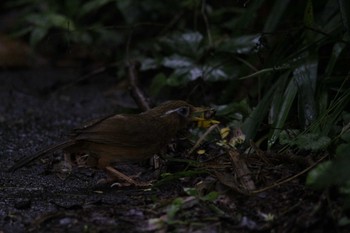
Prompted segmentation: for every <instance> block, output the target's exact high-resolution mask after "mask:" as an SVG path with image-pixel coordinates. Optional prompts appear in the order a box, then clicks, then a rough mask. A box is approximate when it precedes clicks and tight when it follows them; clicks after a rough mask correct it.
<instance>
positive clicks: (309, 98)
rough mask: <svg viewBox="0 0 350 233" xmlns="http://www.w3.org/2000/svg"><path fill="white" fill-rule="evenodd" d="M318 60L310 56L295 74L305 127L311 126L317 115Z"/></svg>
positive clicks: (301, 119) (299, 112) (299, 106)
mask: <svg viewBox="0 0 350 233" xmlns="http://www.w3.org/2000/svg"><path fill="white" fill-rule="evenodd" d="M317 65H318V60H317V58H316V57H313V58H308V59H307V60H306V61H305V63H304V64H301V65H300V66H298V67H297V68H296V69H295V70H294V72H293V74H294V77H295V81H296V83H297V86H298V114H299V121H300V123H301V125H302V127H303V128H305V127H307V126H309V125H310V124H311V123H312V122H313V121H314V120H315V119H316V117H317V110H316V109H317V106H316V102H315V92H316V84H317V77H318V76H317V68H318V66H317Z"/></svg>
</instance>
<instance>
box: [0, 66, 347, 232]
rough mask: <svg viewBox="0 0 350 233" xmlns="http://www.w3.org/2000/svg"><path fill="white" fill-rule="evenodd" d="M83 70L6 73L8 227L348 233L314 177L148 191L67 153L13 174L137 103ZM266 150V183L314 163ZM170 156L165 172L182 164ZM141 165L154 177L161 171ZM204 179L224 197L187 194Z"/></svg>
mask: <svg viewBox="0 0 350 233" xmlns="http://www.w3.org/2000/svg"><path fill="white" fill-rule="evenodd" d="M77 77H78V74H77V73H75V72H73V71H71V70H69V69H65V70H62V69H61V70H54V69H47V70H45V69H44V70H22V71H18V70H16V71H2V72H0V148H1V150H0V232H5V233H6V232H27V231H31V232H67V231H69V232H251V231H254V232H329V231H330V230H332V232H348V231H347V229H344V228H341V227H337V226H338V223H337V222H336V220H334V219H336V218H335V216H336V215H337V213H331V212H330V211H329V208H330V206H329V205H333V206H332V209H333V210H337V206H336V203H334V202H331V203H330V202H328V201H327V198H328V197H327V196H326V195H325V194H323V193H318V192H316V191H314V190H311V189H309V188H307V187H305V185H304V184H305V175H303V176H300V177H297V178H296V179H293V180H291V181H290V182H286V183H285V184H282V185H280V186H277V187H275V188H273V189H268V190H266V191H265V192H260V193H257V194H255V195H244V194H239V193H237V192H234V191H232V190H230V189H229V188H227V187H225V185H223V184H221V183H222V182H221V183H219V182H217V180H216V179H215V178H213V177H211V176H209V175H198V177H195V178H193V177H192V178H188V179H186V178H182V179H180V180H176V179H174V180H170V181H168V183H165V184H162V185H158V186H156V187H152V188H148V189H140V188H133V187H108V186H101V185H98V184H97V181H98V180H99V179H101V178H103V177H104V173H103V172H102V171H98V170H94V169H90V168H73V170H72V171H71V173H70V174H68V175H67V174H61V173H60V170H59V169H58V168H57V167H58V165H59V164H60V161H62V160H63V158H62V156H61V155H60V154H59V153H58V154H55V155H52V156H46V157H45V158H43V159H42V160H40V161H37V162H34V163H32V164H31V165H29V166H27V167H25V168H23V169H20V170H18V171H16V172H14V173H9V172H7V169H8V168H9V167H10V166H11V165H13V164H14V161H16V160H18V159H19V158H21V157H22V156H27V155H29V154H32V153H34V152H36V151H38V150H39V149H42V148H44V147H45V146H48V145H52V144H54V143H55V142H59V141H60V140H62V139H63V138H64V137H65V135H67V134H68V133H69V130H70V129H72V128H74V127H76V126H79V125H80V124H82V123H83V122H85V121H87V120H91V119H94V118H98V117H102V116H106V115H109V114H112V113H118V112H121V111H122V110H121V108H120V106H123V105H124V106H126V107H130V106H132V105H133V102H132V99H131V98H129V97H128V93H126V92H125V91H123V90H122V91H119V90H118V88H116V87H117V85H118V83H117V80H116V79H115V78H113V77H111V76H108V75H100V76H96V77H93V78H91V79H88V80H85V81H84V82H79V83H74V84H73V85H69V84H71V83H72V82H73V81H74V80H75V79H76V78H77ZM117 106H118V107H117ZM264 156H265V157H266V158H267V159H268V160H269V161H270V163H268V164H266V163H265V162H266V161H265V162H263V161H260V160H259V158H258V157H257V156H255V155H252V156H251V157H250V158H247V164H248V166H249V168H250V170H251V171H252V174H253V176H252V177H253V178H254V181H255V183H256V185H257V186H258V187H260V188H262V187H265V186H268V185H271V184H274V183H275V182H276V181H277V180H279V179H282V178H285V177H289V176H292V175H295V174H297V173H299V172H301V171H302V170H303V169H305V168H306V167H307V166H308V165H307V164H303V163H301V162H300V160H293V159H290V160H288V159H277V158H276V156H274V155H273V154H269V153H265V155H264ZM314 159H315V160H316V159H317V158H314ZM298 161H299V162H298ZM165 164H166V166H165V170H164V171H163V172H168V171H169V170H171V169H173V168H172V167H171V166H172V164H171V163H168V164H167V163H165ZM132 166H135V167H136V168H137V169H140V170H141V171H144V173H145V177H148V176H149V177H151V176H152V175H153V173H155V172H154V171H153V170H152V168H150V167H149V166H144V165H142V166H141V165H132ZM136 168H135V169H136ZM199 183H205V184H207V183H210V185H208V186H206V187H205V188H208V187H211V188H212V190H216V191H218V192H219V193H220V195H219V197H218V198H217V199H216V200H215V201H208V200H205V199H204V198H199V197H196V196H191V195H188V193H186V192H185V190H184V188H185V187H186V188H188V187H192V186H194V185H197V186H198V184H199ZM176 198H180V199H176Z"/></svg>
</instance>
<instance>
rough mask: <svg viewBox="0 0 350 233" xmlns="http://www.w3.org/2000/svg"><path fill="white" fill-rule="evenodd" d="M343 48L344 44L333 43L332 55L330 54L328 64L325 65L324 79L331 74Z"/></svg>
mask: <svg viewBox="0 0 350 233" xmlns="http://www.w3.org/2000/svg"><path fill="white" fill-rule="evenodd" d="M344 39H345V38H344ZM345 48H346V44H345V43H343V42H338V43H335V44H334V45H333V49H332V54H331V57H330V59H329V62H328V64H327V68H326V71H325V77H329V76H330V75H331V74H332V72H333V69H334V66H335V64H336V62H337V61H338V58H339V56H340V54H341V52H342V51H343V50H344V49H345Z"/></svg>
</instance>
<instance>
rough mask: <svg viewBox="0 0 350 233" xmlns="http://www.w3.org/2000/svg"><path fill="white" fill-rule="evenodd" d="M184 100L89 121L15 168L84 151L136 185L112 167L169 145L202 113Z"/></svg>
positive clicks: (106, 167) (104, 167) (97, 162)
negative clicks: (49, 156) (57, 154)
mask: <svg viewBox="0 0 350 233" xmlns="http://www.w3.org/2000/svg"><path fill="white" fill-rule="evenodd" d="M203 111H205V109H203V108H195V107H194V106H192V105H190V104H188V103H187V102H185V101H181V100H176V101H169V102H166V103H163V104H161V105H159V106H158V107H155V108H153V109H150V110H148V111H146V112H143V113H140V114H133V115H132V114H117V115H113V116H110V117H107V118H104V119H101V120H97V121H94V122H92V123H89V124H86V125H84V126H83V127H81V128H78V129H75V130H73V132H72V135H71V138H70V139H68V140H66V141H64V142H62V143H59V144H57V145H54V146H51V147H49V148H46V149H44V150H42V151H39V152H38V153H36V154H34V155H32V156H30V157H25V158H23V159H21V160H20V161H18V162H17V163H16V164H15V165H14V166H13V167H11V168H10V171H15V170H17V169H19V168H21V167H23V166H25V165H27V164H28V163H30V162H32V161H34V160H36V159H38V158H39V157H41V156H43V155H45V154H48V153H51V152H54V151H57V150H63V151H64V152H65V153H66V154H70V155H71V154H74V153H80V154H81V153H85V154H88V155H89V157H92V158H94V159H95V161H96V166H97V167H98V168H101V169H104V170H106V171H107V172H109V173H111V174H112V175H114V176H117V177H119V178H122V179H125V180H127V181H128V182H129V183H132V184H136V182H135V181H133V180H132V179H131V178H130V177H128V176H126V175H124V174H122V173H120V172H119V171H117V170H116V169H115V168H113V167H111V163H113V162H137V161H142V160H145V159H147V158H150V157H152V156H153V155H154V154H156V153H158V152H160V151H162V150H163V149H165V148H166V146H167V144H168V143H169V141H170V140H171V139H172V138H174V137H175V136H176V134H177V133H178V131H179V130H181V129H183V128H185V127H186V126H187V125H188V123H189V122H190V121H191V120H195V119H196V118H195V116H194V113H195V112H203Z"/></svg>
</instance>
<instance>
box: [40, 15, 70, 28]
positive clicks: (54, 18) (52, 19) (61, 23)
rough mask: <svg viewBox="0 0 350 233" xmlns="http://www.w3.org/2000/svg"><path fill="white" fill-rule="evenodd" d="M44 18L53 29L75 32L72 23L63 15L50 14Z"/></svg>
mask: <svg viewBox="0 0 350 233" xmlns="http://www.w3.org/2000/svg"><path fill="white" fill-rule="evenodd" d="M46 17H47V19H48V22H49V24H50V25H51V26H53V27H58V28H62V29H65V30H69V31H73V30H75V25H74V22H73V21H72V20H70V19H69V18H68V17H66V16H65V15H61V14H56V13H51V14H48V15H46Z"/></svg>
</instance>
